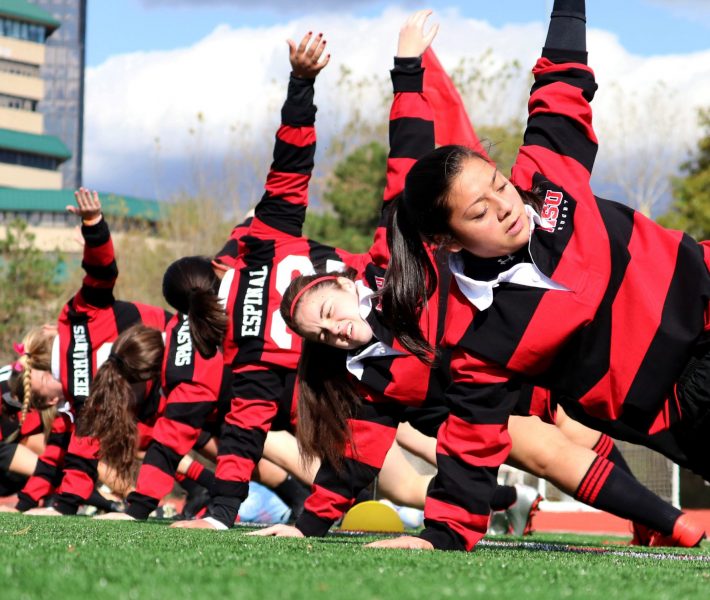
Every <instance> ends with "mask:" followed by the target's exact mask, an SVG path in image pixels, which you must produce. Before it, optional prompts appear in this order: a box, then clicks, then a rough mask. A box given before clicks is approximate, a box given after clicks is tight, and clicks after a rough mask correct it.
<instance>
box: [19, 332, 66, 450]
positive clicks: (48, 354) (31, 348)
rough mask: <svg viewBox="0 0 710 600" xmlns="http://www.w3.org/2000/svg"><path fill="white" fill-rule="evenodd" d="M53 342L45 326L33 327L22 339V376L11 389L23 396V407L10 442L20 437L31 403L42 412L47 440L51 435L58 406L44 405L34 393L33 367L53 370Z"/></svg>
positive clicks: (43, 428) (43, 427)
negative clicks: (17, 425) (17, 426)
mask: <svg viewBox="0 0 710 600" xmlns="http://www.w3.org/2000/svg"><path fill="white" fill-rule="evenodd" d="M53 342H54V335H53V334H51V333H48V332H47V331H46V330H45V329H44V328H43V327H35V328H33V329H31V330H30V331H29V332H28V333H27V335H25V337H24V338H23V340H22V345H23V346H24V354H22V355H21V356H20V358H19V359H18V362H19V363H20V365H21V366H22V371H21V373H20V377H18V378H17V379H16V380H15V385H13V386H12V388H13V389H12V390H11V392H12V394H13V395H14V396H16V397H17V398H18V399H19V398H22V409H21V412H20V418H19V428H18V429H17V431H15V432H14V433H13V434H12V435H10V436H9V437H8V441H9V442H10V441H14V440H15V439H16V438H17V437H19V435H20V430H21V429H22V424H23V423H24V422H25V419H26V418H27V413H28V412H29V410H30V405H31V406H32V407H33V408H35V409H37V410H38V411H39V413H40V419H41V421H42V431H43V432H44V439H45V441H46V440H47V438H48V437H49V432H50V431H51V429H52V423H53V422H54V418H55V417H56V415H57V407H56V406H43V405H44V402H42V401H41V399H40V398H39V397H38V396H37V394H33V393H32V369H36V370H39V371H48V372H49V371H51V370H52V343H53Z"/></svg>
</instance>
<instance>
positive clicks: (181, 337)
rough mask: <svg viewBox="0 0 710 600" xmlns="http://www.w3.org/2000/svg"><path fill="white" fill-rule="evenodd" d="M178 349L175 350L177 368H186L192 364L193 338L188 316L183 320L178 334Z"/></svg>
mask: <svg viewBox="0 0 710 600" xmlns="http://www.w3.org/2000/svg"><path fill="white" fill-rule="evenodd" d="M177 344H178V345H177V348H176V350H175V366H176V367H184V366H185V365H189V364H190V363H191V362H192V337H190V322H189V321H188V320H187V316H185V317H184V318H183V321H182V324H181V325H180V329H178V332H177Z"/></svg>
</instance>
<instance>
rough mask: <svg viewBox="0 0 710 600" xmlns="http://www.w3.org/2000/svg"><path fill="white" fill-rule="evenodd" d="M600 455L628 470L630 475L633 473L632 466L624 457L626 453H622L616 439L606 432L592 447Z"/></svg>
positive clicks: (623, 469)
mask: <svg viewBox="0 0 710 600" xmlns="http://www.w3.org/2000/svg"><path fill="white" fill-rule="evenodd" d="M592 450H593V451H594V452H596V453H597V454H598V455H599V456H603V457H604V458H606V459H607V460H609V461H611V462H613V463H614V464H615V465H616V466H617V467H619V468H620V469H621V470H622V471H626V472H627V473H628V474H629V475H633V473H632V472H631V467H629V465H628V463H627V462H626V460H625V459H624V455H623V454H622V453H621V451H620V450H619V448H617V446H616V444H615V443H614V440H612V439H611V438H610V437H609V436H608V435H607V434H606V433H602V434H601V436H599V440H597V443H596V444H595V445H594V448H592Z"/></svg>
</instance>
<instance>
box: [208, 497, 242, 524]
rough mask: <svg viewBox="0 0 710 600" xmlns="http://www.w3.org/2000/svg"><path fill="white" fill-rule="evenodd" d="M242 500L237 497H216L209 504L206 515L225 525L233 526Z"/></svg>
mask: <svg viewBox="0 0 710 600" xmlns="http://www.w3.org/2000/svg"><path fill="white" fill-rule="evenodd" d="M241 505H242V501H241V500H238V499H237V498H225V497H223V496H222V497H217V498H215V499H214V500H213V501H212V503H211V504H210V507H209V510H208V512H207V514H208V516H210V517H212V518H213V519H217V520H218V521H219V522H220V523H222V525H224V526H225V527H229V528H230V529H231V528H232V527H234V521H236V520H237V515H238V514H239V507H240V506H241Z"/></svg>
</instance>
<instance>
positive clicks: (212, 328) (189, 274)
mask: <svg viewBox="0 0 710 600" xmlns="http://www.w3.org/2000/svg"><path fill="white" fill-rule="evenodd" d="M219 282H220V280H219V278H218V277H217V275H216V274H215V272H214V269H213V268H212V263H211V261H210V259H208V258H207V257H204V256H185V257H183V258H180V259H178V260H176V261H175V262H174V263H172V264H171V265H170V266H169V267H168V268H167V270H166V271H165V275H164V276H163V296H164V297H165V299H166V300H167V302H168V303H169V304H170V306H172V307H173V308H174V309H175V310H177V311H179V312H181V313H183V314H185V315H187V317H188V322H189V324H190V335H191V336H192V341H193V343H194V345H195V348H197V351H198V352H199V353H200V354H201V355H202V356H203V357H205V358H211V357H212V356H214V355H215V354H216V352H217V350H219V347H220V346H221V345H222V342H223V341H224V336H225V335H226V333H227V324H228V317H227V313H226V312H225V310H224V307H223V306H222V303H221V302H220V300H219V297H218V295H217V292H218V290H219Z"/></svg>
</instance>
